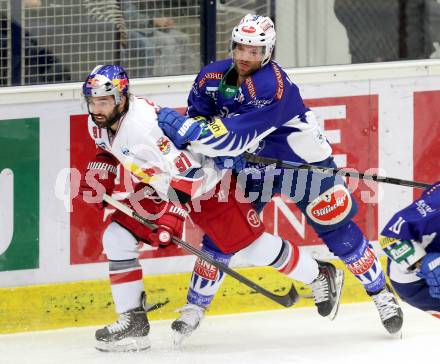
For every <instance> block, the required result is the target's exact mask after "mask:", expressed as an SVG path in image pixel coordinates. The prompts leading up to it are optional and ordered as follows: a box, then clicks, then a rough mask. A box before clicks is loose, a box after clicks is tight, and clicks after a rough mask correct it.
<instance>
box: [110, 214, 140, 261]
mask: <svg viewBox="0 0 440 364" xmlns="http://www.w3.org/2000/svg"><path fill="white" fill-rule="evenodd" d="M138 244H139V242H138V241H137V239H136V238H135V237H134V236H133V235H132V234H131V233H130V232H129V231H128V230H127V229H125V228H124V227H122V226H121V225H119V224H118V223H115V222H112V223H110V225H108V226H107V228H106V229H105V230H104V234H103V236H102V245H103V247H104V253H105V254H106V255H107V258H108V259H109V260H129V259H136V258H138V256H139V252H138Z"/></svg>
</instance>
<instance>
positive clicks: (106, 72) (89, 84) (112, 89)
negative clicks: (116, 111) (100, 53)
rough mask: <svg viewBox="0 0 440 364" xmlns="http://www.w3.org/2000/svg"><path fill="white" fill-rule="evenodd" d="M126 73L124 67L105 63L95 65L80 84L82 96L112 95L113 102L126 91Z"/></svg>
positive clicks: (127, 84)
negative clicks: (81, 84)
mask: <svg viewBox="0 0 440 364" xmlns="http://www.w3.org/2000/svg"><path fill="white" fill-rule="evenodd" d="M128 86H129V81H128V75H127V73H126V72H125V70H124V68H122V67H121V66H118V65H113V64H107V65H105V66H102V65H99V66H96V67H95V68H94V69H93V70H92V72H90V74H89V75H88V76H87V78H86V80H85V81H84V84H83V86H82V91H83V95H84V97H90V96H91V97H98V96H114V98H115V103H116V105H118V104H119V103H120V102H121V97H122V96H124V95H126V94H127V93H128Z"/></svg>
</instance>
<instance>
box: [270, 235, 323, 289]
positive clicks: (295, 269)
mask: <svg viewBox="0 0 440 364" xmlns="http://www.w3.org/2000/svg"><path fill="white" fill-rule="evenodd" d="M270 266H272V267H274V268H275V269H277V270H278V271H279V272H281V273H283V274H285V275H287V276H288V277H290V278H292V279H295V280H297V281H300V282H303V283H305V284H310V283H312V282H313V281H314V279H315V278H316V277H317V276H318V274H319V268H318V263H317V262H316V260H315V259H313V257H312V256H311V255H310V254H309V253H307V252H300V250H299V248H298V246H296V245H295V244H293V243H291V242H290V241H288V240H283V245H282V247H281V250H280V252H279V254H278V257H277V258H276V259H275V260H274V261H273V262H272V263H271V264H270Z"/></svg>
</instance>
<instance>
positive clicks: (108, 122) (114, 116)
mask: <svg viewBox="0 0 440 364" xmlns="http://www.w3.org/2000/svg"><path fill="white" fill-rule="evenodd" d="M89 114H90V116H91V117H92V120H93V122H94V123H95V124H96V125H97V126H98V127H99V128H111V127H112V126H113V125H114V124H115V123H116V122H117V121H118V120H119V119H120V118H121V117H122V114H123V112H120V111H119V107H118V105H116V106H115V107H114V109H113V111H112V113H111V114H110V115H109V116H105V115H103V114H92V113H91V112H89ZM97 116H98V117H103V118H104V120H97V119H96V117H97Z"/></svg>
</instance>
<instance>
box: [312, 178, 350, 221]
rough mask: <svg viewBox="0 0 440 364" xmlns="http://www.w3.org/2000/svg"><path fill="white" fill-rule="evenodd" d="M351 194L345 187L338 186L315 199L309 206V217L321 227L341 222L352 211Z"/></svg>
mask: <svg viewBox="0 0 440 364" xmlns="http://www.w3.org/2000/svg"><path fill="white" fill-rule="evenodd" d="M352 204H353V202H352V200H351V197H350V193H349V192H348V190H347V189H346V188H345V186H343V185H336V186H333V187H332V188H330V189H328V190H327V191H325V192H324V193H323V194H322V195H320V196H318V197H317V198H315V199H314V200H313V201H312V202H311V203H310V204H309V205H308V206H307V209H306V211H307V215H308V216H309V217H310V218H311V219H312V220H313V221H314V222H316V223H318V224H321V225H334V224H337V223H338V222H341V221H342V220H343V219H344V218H345V217H346V216H347V215H348V214H349V213H350V211H351V207H352Z"/></svg>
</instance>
